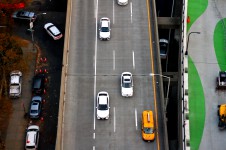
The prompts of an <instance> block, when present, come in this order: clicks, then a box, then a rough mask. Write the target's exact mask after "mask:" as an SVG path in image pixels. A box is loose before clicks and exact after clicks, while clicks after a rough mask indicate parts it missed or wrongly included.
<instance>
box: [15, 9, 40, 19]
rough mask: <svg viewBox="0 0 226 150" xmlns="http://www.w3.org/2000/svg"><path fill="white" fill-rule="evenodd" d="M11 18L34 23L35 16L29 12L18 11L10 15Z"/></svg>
mask: <svg viewBox="0 0 226 150" xmlns="http://www.w3.org/2000/svg"><path fill="white" fill-rule="evenodd" d="M12 18H14V19H23V20H31V21H35V19H36V18H37V15H36V14H35V13H34V12H31V11H26V10H19V11H16V12H14V13H13V14H12Z"/></svg>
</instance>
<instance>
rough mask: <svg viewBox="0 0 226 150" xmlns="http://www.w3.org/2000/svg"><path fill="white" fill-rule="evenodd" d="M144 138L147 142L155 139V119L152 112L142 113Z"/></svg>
mask: <svg viewBox="0 0 226 150" xmlns="http://www.w3.org/2000/svg"><path fill="white" fill-rule="evenodd" d="M141 130H142V138H143V140H145V141H153V140H154V139H155V128H154V117H153V112H152V111H151V110H145V111H143V113H142V127H141Z"/></svg>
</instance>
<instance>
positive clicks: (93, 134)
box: [93, 132, 96, 140]
mask: <svg viewBox="0 0 226 150" xmlns="http://www.w3.org/2000/svg"><path fill="white" fill-rule="evenodd" d="M95 138H96V136H95V132H94V133H93V139H94V140H95Z"/></svg>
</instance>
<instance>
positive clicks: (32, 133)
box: [25, 125, 39, 150]
mask: <svg viewBox="0 0 226 150" xmlns="http://www.w3.org/2000/svg"><path fill="white" fill-rule="evenodd" d="M38 142H39V126H36V125H30V126H29V127H28V128H27V130H26V142H25V149H26V150H37V149H38Z"/></svg>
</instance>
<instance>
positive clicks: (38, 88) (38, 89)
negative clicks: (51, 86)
mask: <svg viewBox="0 0 226 150" xmlns="http://www.w3.org/2000/svg"><path fill="white" fill-rule="evenodd" d="M46 81H47V78H46V76H45V74H37V75H35V76H34V78H33V85H32V92H33V94H37V95H41V94H44V93H45V82H46Z"/></svg>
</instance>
